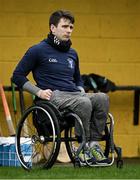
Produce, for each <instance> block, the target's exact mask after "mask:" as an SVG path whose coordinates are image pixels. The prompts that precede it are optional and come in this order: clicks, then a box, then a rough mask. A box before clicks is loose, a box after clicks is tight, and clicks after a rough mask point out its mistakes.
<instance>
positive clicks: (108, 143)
mask: <svg viewBox="0 0 140 180" xmlns="http://www.w3.org/2000/svg"><path fill="white" fill-rule="evenodd" d="M113 127H114V120H113V117H112V115H111V114H110V113H109V114H108V119H107V122H106V125H105V130H104V132H103V137H102V140H101V141H100V142H99V144H100V146H101V148H102V150H103V152H104V155H105V156H106V157H107V158H109V155H110V152H113V151H114V142H113Z"/></svg>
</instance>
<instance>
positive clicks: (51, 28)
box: [50, 24, 56, 33]
mask: <svg viewBox="0 0 140 180" xmlns="http://www.w3.org/2000/svg"><path fill="white" fill-rule="evenodd" d="M55 29H56V26H55V25H54V24H51V26H50V30H51V32H52V33H55Z"/></svg>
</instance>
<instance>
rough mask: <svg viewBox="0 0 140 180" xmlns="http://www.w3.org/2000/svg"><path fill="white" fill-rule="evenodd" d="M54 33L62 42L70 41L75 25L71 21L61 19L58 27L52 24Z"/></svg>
mask: <svg viewBox="0 0 140 180" xmlns="http://www.w3.org/2000/svg"><path fill="white" fill-rule="evenodd" d="M50 28H51V31H52V33H53V34H54V35H55V36H56V37H57V38H58V39H59V40H62V41H68V40H69V39H70V37H71V33H72V31H73V24H72V23H71V22H70V20H69V19H65V18H61V19H60V21H59V23H58V25H57V26H55V25H53V24H51V27H50Z"/></svg>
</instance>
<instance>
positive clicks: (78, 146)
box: [65, 113, 86, 165]
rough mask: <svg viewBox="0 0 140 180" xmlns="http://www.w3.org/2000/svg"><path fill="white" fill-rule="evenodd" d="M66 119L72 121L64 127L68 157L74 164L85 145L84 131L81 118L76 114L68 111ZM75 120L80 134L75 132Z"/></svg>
mask: <svg viewBox="0 0 140 180" xmlns="http://www.w3.org/2000/svg"><path fill="white" fill-rule="evenodd" d="M66 120H67V121H69V122H73V124H71V123H69V124H70V125H69V127H67V128H66V129H65V145H66V149H67V152H68V155H69V158H70V159H71V161H72V163H74V165H76V164H75V163H77V162H76V159H77V157H78V155H79V153H80V151H81V150H82V149H83V148H84V146H85V142H86V140H85V131H84V128H83V124H82V121H81V119H80V118H79V116H77V115H76V114H74V113H68V114H67V118H66ZM75 122H77V123H78V125H79V132H80V134H81V135H77V134H76V130H75Z"/></svg>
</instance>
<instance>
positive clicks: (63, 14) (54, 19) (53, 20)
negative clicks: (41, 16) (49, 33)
mask: <svg viewBox="0 0 140 180" xmlns="http://www.w3.org/2000/svg"><path fill="white" fill-rule="evenodd" d="M61 18H66V19H69V20H70V22H71V23H72V24H74V21H75V19H74V16H73V15H72V13H71V12H70V11H65V10H58V11H55V12H53V13H52V14H51V16H50V19H49V27H50V26H51V24H53V25H55V26H57V25H58V23H59V21H60V19H61Z"/></svg>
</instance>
